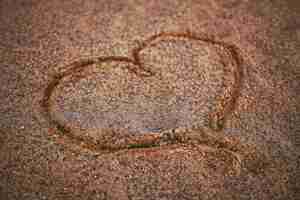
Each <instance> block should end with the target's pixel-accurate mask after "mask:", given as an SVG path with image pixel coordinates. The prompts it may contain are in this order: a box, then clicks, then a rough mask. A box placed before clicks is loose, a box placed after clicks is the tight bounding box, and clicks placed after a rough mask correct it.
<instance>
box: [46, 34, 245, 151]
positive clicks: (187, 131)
mask: <svg viewBox="0 0 300 200" xmlns="http://www.w3.org/2000/svg"><path fill="white" fill-rule="evenodd" d="M240 67H241V57H240V56H239V53H238V51H237V49H236V48H235V47H234V46H233V45H229V44H227V43H224V42H219V41H216V40H214V39H211V38H209V37H205V36H196V35H193V34H191V33H160V34H158V35H154V36H152V37H150V38H149V39H147V40H145V41H144V42H141V43H140V45H139V47H138V48H136V49H134V50H133V53H132V56H131V57H117V56H111V57H98V58H91V59H87V60H83V61H78V62H75V63H72V64H71V65H70V66H68V67H67V68H68V69H67V70H65V71H63V72H61V73H59V74H58V75H57V76H55V77H54V79H53V80H52V81H51V82H50V84H49V85H48V87H47V88H46V90H45V95H44V99H43V104H42V105H43V108H44V111H45V114H46V117H47V119H48V120H49V121H50V122H51V124H52V125H53V126H55V127H56V129H57V130H58V131H60V132H61V135H63V136H64V137H66V138H68V139H70V140H71V141H73V142H74V143H76V144H78V145H80V146H82V147H86V148H89V149H92V150H107V151H113V150H119V149H124V148H139V147H143V148H145V147H148V146H156V145H165V144H173V143H177V142H189V141H192V140H194V139H195V138H199V137H200V136H201V137H202V138H203V137H204V136H203V134H204V133H206V132H218V131H220V130H222V128H223V126H224V124H225V122H226V119H227V118H228V117H229V116H230V114H231V113H232V111H233V109H234V106H235V103H236V100H237V98H238V95H239V90H240V82H241V77H242V73H241V68H240ZM197 133H199V134H198V136H195V135H197ZM192 137H195V138H194V139H193V138H192ZM206 138H210V137H206ZM212 138H214V137H212ZM195 140H197V139H195ZM206 140H207V141H206V142H204V143H206V144H208V145H212V144H215V143H222V142H220V141H219V140H218V139H215V138H214V139H206ZM202 142H203V141H202Z"/></svg>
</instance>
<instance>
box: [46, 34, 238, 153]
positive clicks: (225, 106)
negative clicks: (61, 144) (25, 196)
mask: <svg viewBox="0 0 300 200" xmlns="http://www.w3.org/2000/svg"><path fill="white" fill-rule="evenodd" d="M166 37H172V38H175V39H176V38H183V39H188V40H195V41H202V42H206V43H209V44H213V45H217V46H220V47H222V48H224V49H225V50H226V51H227V53H229V54H230V56H231V57H232V58H233V61H234V62H235V65H234V66H235V68H236V69H234V73H233V76H234V84H233V86H232V88H231V89H230V90H229V91H230V93H229V94H228V93H225V94H224V95H223V96H221V100H219V107H220V109H216V111H215V112H213V113H210V117H209V118H210V122H212V124H211V125H210V126H211V128H212V130H208V129H206V130H198V132H199V133H202V134H204V133H207V132H210V133H211V132H213V134H215V135H218V134H217V132H220V131H221V130H223V128H224V126H223V125H224V123H225V121H226V120H227V119H228V117H229V116H230V115H231V114H232V112H233V110H234V109H235V106H236V103H237V99H238V96H239V92H240V88H241V83H242V76H243V73H242V68H241V67H242V63H243V59H242V57H241V55H240V53H239V50H238V48H237V47H236V46H234V45H231V44H227V43H225V42H221V41H218V40H216V39H214V38H213V37H210V36H207V35H201V36H198V35H195V34H192V33H190V32H187V33H172V32H171V33H166V32H162V33H159V34H156V35H153V36H151V37H149V38H148V39H146V40H144V41H142V42H141V43H140V44H139V46H138V47H137V48H135V49H133V51H132V57H133V58H129V57H123V56H106V57H96V58H88V59H85V60H79V61H75V62H73V63H71V64H69V65H68V67H67V68H69V69H68V70H66V71H64V72H62V73H58V74H56V75H55V76H54V78H53V80H52V81H51V82H50V83H49V84H48V86H47V88H46V89H45V91H44V97H43V100H42V105H41V106H42V108H43V111H44V114H45V117H46V118H47V119H48V121H49V122H50V124H51V126H53V127H55V128H56V130H58V131H59V132H60V133H61V135H62V136H65V137H67V138H68V139H70V140H71V141H72V143H74V144H77V145H79V146H81V147H83V148H87V149H89V150H93V151H103V152H115V151H117V150H121V149H124V147H122V148H114V147H112V146H103V145H102V146H101V145H99V143H98V142H94V141H93V140H92V139H91V138H89V137H87V136H76V135H74V134H72V130H71V128H70V127H68V126H66V125H64V124H62V123H60V122H59V121H58V120H57V119H55V118H54V117H53V116H52V114H51V102H50V99H51V95H52V92H53V91H54V90H55V88H56V87H57V86H58V85H59V84H60V81H61V80H62V79H63V78H64V77H65V76H68V75H71V74H73V73H77V72H81V71H82V70H84V69H85V68H86V67H88V66H89V65H92V64H99V63H103V62H113V61H116V62H125V63H131V64H133V65H134V66H137V68H132V69H129V70H131V71H132V72H133V73H136V74H137V75H139V76H152V75H154V72H152V71H151V70H147V69H145V68H144V66H143V63H142V62H141V60H140V52H142V51H143V50H144V49H146V48H147V47H149V46H151V44H152V43H153V42H154V41H156V40H159V39H162V38H166ZM223 66H224V67H225V66H226V64H224V65H223ZM141 72H142V73H141ZM171 132H172V133H170V132H166V133H161V134H160V135H150V136H143V137H144V138H136V139H137V140H136V143H134V144H132V146H130V145H129V146H128V147H125V148H127V149H129V148H144V147H146V146H147V145H149V147H153V146H160V145H161V141H163V144H165V143H169V142H170V141H171V144H172V143H190V141H191V140H199V141H200V143H202V142H203V141H202V140H201V138H199V137H197V136H196V137H195V135H194V136H193V138H189V136H187V134H186V133H187V132H191V130H189V131H187V130H185V131H183V132H182V133H180V134H181V135H176V134H175V132H176V131H174V130H171ZM213 134H208V135H210V138H211V139H210V140H211V141H214V142H213V143H216V145H212V146H226V148H227V149H231V147H230V145H229V146H228V142H227V141H226V139H225V138H222V137H218V138H217V139H216V137H215V138H214V136H213V137H211V135H213ZM199 135H201V134H199ZM170 137H173V139H172V138H170ZM174 138H175V139H174ZM183 138H185V139H183ZM186 138H189V139H186ZM201 141H202V142H201ZM225 143H226V145H225Z"/></svg>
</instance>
